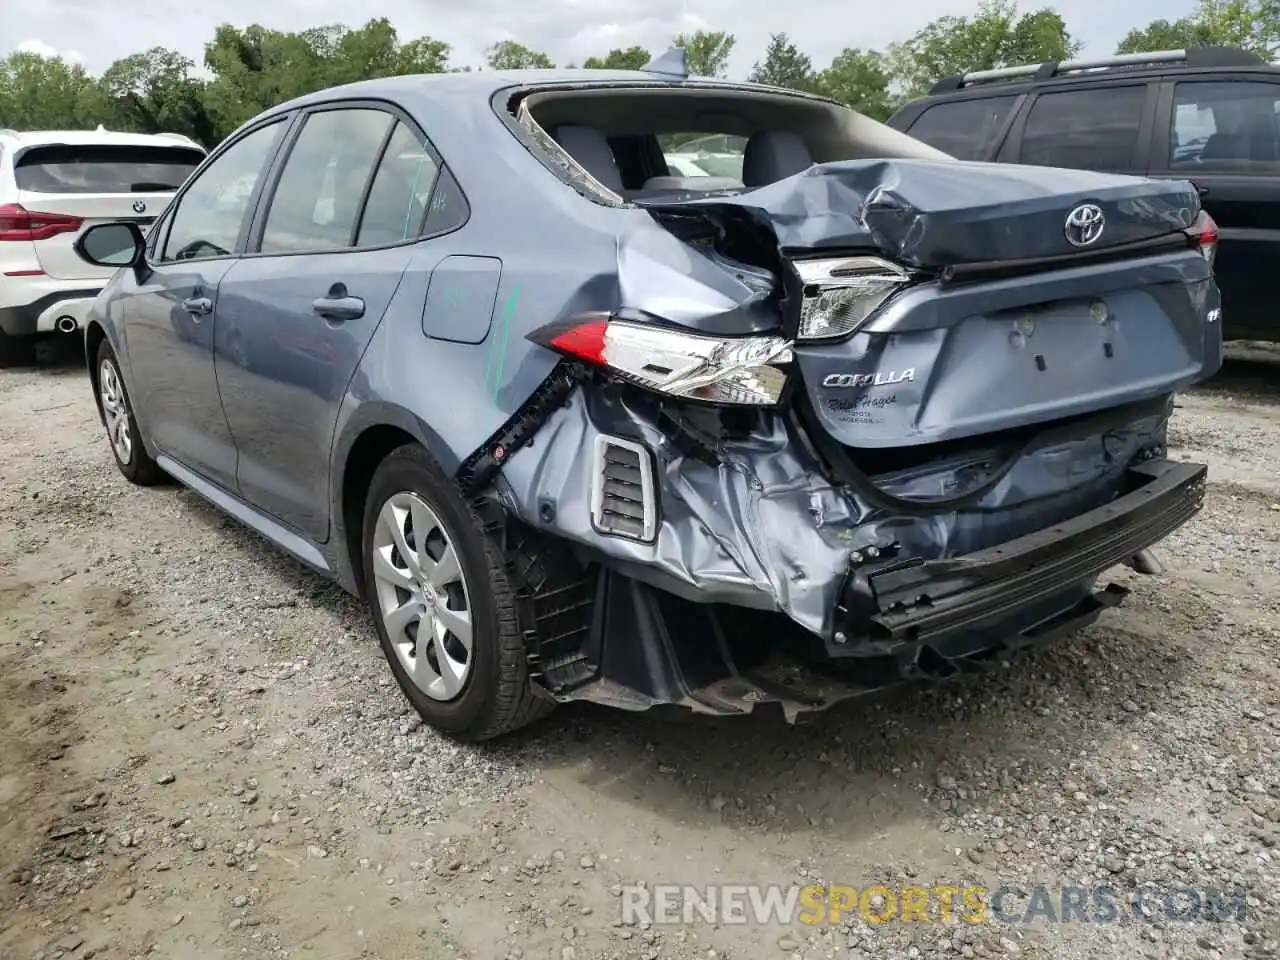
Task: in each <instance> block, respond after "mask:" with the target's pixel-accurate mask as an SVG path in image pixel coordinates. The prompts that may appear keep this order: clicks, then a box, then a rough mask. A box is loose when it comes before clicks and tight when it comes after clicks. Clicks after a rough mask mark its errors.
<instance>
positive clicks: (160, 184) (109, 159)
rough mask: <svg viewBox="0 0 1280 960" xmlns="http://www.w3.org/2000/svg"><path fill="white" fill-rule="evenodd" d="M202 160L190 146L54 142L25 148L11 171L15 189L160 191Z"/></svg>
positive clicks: (169, 187) (172, 185)
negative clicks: (48, 144) (54, 143)
mask: <svg viewBox="0 0 1280 960" xmlns="http://www.w3.org/2000/svg"><path fill="white" fill-rule="evenodd" d="M203 159H204V154H202V153H201V152H200V151H198V150H192V149H190V148H188V147H141V146H139V147H133V146H114V145H102V144H84V145H67V144H57V145H51V146H47V147H32V148H31V149H29V150H25V151H23V152H22V153H21V154H20V155H19V156H18V158H17V161H16V163H15V165H14V171H13V175H14V179H15V180H16V181H17V185H18V189H19V190H27V191H31V192H33V193H164V192H167V191H173V190H177V189H178V187H180V186H182V183H183V181H184V180H186V179H187V177H188V176H190V175H191V172H192V171H193V170H195V168H196V167H197V166H199V165H200V162H201V161H202V160H203Z"/></svg>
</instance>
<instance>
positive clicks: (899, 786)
mask: <svg viewBox="0 0 1280 960" xmlns="http://www.w3.org/2000/svg"><path fill="white" fill-rule="evenodd" d="M1278 384H1280V352H1271V351H1268V350H1266V349H1262V348H1259V349H1257V350H1255V351H1253V352H1252V354H1251V355H1250V356H1249V358H1247V359H1239V358H1238V356H1237V359H1233V360H1231V361H1229V363H1228V366H1227V368H1226V369H1225V371H1224V374H1223V375H1222V376H1221V377H1219V378H1218V379H1217V380H1215V381H1214V382H1213V383H1212V384H1210V385H1208V386H1206V387H1203V388H1201V389H1198V390H1196V391H1194V392H1193V393H1191V394H1189V395H1187V396H1185V397H1184V398H1182V400H1181V406H1180V409H1179V411H1178V413H1177V414H1176V417H1175V420H1174V424H1173V428H1172V436H1171V441H1172V450H1173V453H1172V455H1173V456H1175V457H1186V458H1197V459H1200V458H1204V459H1207V461H1208V462H1209V463H1210V465H1211V471H1212V472H1211V485H1210V495H1209V498H1208V502H1207V505H1206V507H1205V509H1204V511H1203V512H1202V513H1201V514H1200V515H1199V517H1198V518H1197V519H1196V520H1195V521H1194V522H1192V523H1191V524H1190V525H1189V526H1187V527H1186V528H1184V529H1183V530H1182V531H1181V532H1179V533H1178V534H1176V535H1175V536H1173V537H1172V538H1170V539H1169V540H1168V541H1167V542H1166V543H1165V544H1164V545H1163V547H1162V548H1160V549H1159V554H1160V556H1161V558H1162V559H1163V560H1164V561H1165V562H1166V563H1167V565H1168V568H1169V569H1168V572H1167V573H1166V575H1164V576H1163V577H1160V578H1146V577H1138V576H1136V575H1133V574H1130V573H1128V572H1127V571H1125V572H1122V573H1119V574H1117V575H1116V576H1115V577H1114V578H1113V579H1116V580H1118V581H1120V582H1124V583H1126V584H1128V585H1129V586H1131V587H1132V588H1133V590H1134V593H1133V595H1132V596H1131V597H1130V599H1129V601H1128V602H1127V603H1126V604H1125V605H1124V606H1123V607H1121V608H1120V609H1119V610H1116V611H1113V612H1112V613H1111V614H1110V615H1108V616H1107V617H1106V618H1104V620H1103V621H1102V622H1101V623H1100V624H1099V625H1097V626H1095V627H1093V628H1091V629H1089V630H1088V631H1085V632H1084V633H1082V634H1081V635H1080V636H1078V637H1076V638H1073V639H1071V640H1069V641H1066V642H1063V643H1061V644H1059V645H1057V646H1056V647H1053V648H1050V649H1048V650H1043V651H1039V652H1036V653H1033V654H1027V655H1023V656H1019V657H1015V658H1014V659H1013V660H1012V662H1011V663H1010V664H1008V665H1007V666H1006V667H1005V668H1004V669H1002V670H999V671H997V672H995V673H992V674H989V675H984V676H980V677H974V678H966V679H965V680H963V681H959V682H956V683H954V684H950V685H947V686H945V687H934V688H924V689H912V690H904V691H898V692H895V693H892V694H889V695H885V696H881V697H878V698H876V699H873V700H868V701H865V702H858V703H855V704H852V705H850V706H848V707H846V708H842V709H839V710H837V711H834V712H832V713H830V714H828V715H826V716H824V717H822V718H820V719H819V720H818V721H817V722H815V723H812V724H810V725H807V726H802V727H797V728H792V727H788V726H786V725H785V724H784V723H783V722H782V720H781V718H780V717H779V716H777V715H775V714H772V713H770V714H763V715H760V716H756V717H752V718H748V719H745V720H738V721H725V722H719V721H713V720H708V719H704V718H694V717H689V718H687V719H680V720H678V721H677V722H668V721H665V720H662V719H660V718H658V717H655V716H645V715H642V716H633V715H625V714H619V713H614V712H610V711H606V710H603V709H593V708H589V707H583V708H581V709H563V710H561V711H559V712H557V713H556V714H555V715H554V716H553V717H552V718H551V719H550V720H549V721H547V722H545V723H543V724H541V725H539V726H538V727H536V728H535V729H533V730H531V731H528V732H527V733H525V734H522V735H520V736H518V737H517V738H516V739H514V740H510V741H506V742H503V743H502V744H500V745H496V746H487V747H482V748H469V747H462V746H457V745H454V744H452V743H449V742H447V741H444V740H442V739H440V738H439V737H437V736H435V735H433V734H432V733H430V732H429V731H427V730H424V729H423V728H422V727H421V725H420V724H419V723H418V722H417V720H416V717H415V715H413V714H412V713H411V712H410V711H409V709H408V708H407V706H406V703H405V701H404V700H403V699H402V698H401V696H400V694H399V692H398V690H397V689H396V688H395V687H394V685H393V683H392V681H391V679H390V673H389V671H388V669H387V667H386V665H385V663H384V661H383V660H382V657H381V654H380V652H379V650H378V647H377V644H376V641H375V639H374V636H373V632H372V630H371V629H370V628H369V627H368V626H367V625H366V621H365V618H364V615H363V612H362V611H361V610H360V609H359V607H358V606H357V605H356V604H355V603H354V602H353V601H351V600H350V599H348V598H347V597H346V596H345V595H343V594H341V593H340V592H339V591H337V590H336V589H335V588H333V587H331V586H329V585H327V584H326V583H325V582H323V581H322V580H320V579H318V578H317V577H315V576H313V575H311V574H309V573H308V572H306V571H304V570H303V569H301V568H300V567H299V566H298V565H296V564H294V563H293V562H291V561H289V560H288V559H285V558H282V557H281V556H279V555H277V554H276V553H275V552H273V550H272V549H271V548H270V547H268V546H267V545H266V544H265V543H264V542H262V541H261V540H259V539H258V538H256V537H255V536H254V535H252V534H249V533H247V532H246V531H244V530H243V529H242V528H240V527H238V526H236V525H235V524H234V523H233V522H232V521H230V520H226V519H224V518H222V517H221V516H220V515H218V514H216V513H215V512H214V511H213V510H212V509H210V508H208V507H206V506H205V505H204V504H203V503H202V502H201V501H199V500H198V499H197V498H196V497H195V496H194V495H193V494H190V493H187V492H185V491H183V490H181V489H178V488H162V489H159V490H152V491H145V490H139V489H135V488H132V487H130V486H129V485H128V484H127V483H126V482H125V481H124V480H123V479H122V478H121V477H120V476H119V475H118V474H117V472H116V470H115V468H114V466H113V465H112V463H111V460H110V453H109V451H108V448H107V444H106V442H105V440H104V438H103V437H102V436H101V430H100V428H99V425H98V424H97V422H96V419H95V416H94V412H93V408H92V405H91V401H90V398H89V394H88V391H87V387H86V379H85V374H84V371H83V368H78V369H77V368H75V367H56V366H55V367H46V368H43V369H39V370H33V371H20V372H6V373H0V444H3V449H4V455H3V458H0V851H2V852H3V868H4V873H3V875H0V957H3V958H4V960H27V958H33V957H34V958H50V957H60V956H67V957H79V958H84V957H89V956H96V957H100V958H132V957H143V956H149V955H153V956H157V957H166V958H188V957H190V958H199V960H217V958H223V957H226V958H231V957H251V958H259V957H261V958H276V957H287V956H292V957H309V956H314V957H322V958H334V960H339V958H341V960H348V958H364V957H370V958H379V960H399V958H410V957H412V958H415V960H421V958H428V960H430V958H443V960H452V958H471V960H501V958H508V957H524V958H551V960H589V958H605V957H616V958H693V957H698V958H704V960H705V958H715V957H718V958H744V960H745V958H760V957H770V956H778V957H784V958H785V957H799V958H805V960H810V958H819V957H823V958H825V957H854V958H859V957H894V958H897V957H908V958H909V957H929V958H932V957H937V956H944V957H945V956H965V957H971V956H978V957H1005V956H1022V957H1066V958H1081V960H1083V958H1094V957H1117V958H1121V957H1122V958H1131V957H1186V958H1201V957H1204V958H1208V957H1232V958H1235V957H1272V956H1277V955H1280V894H1278V893H1277V889H1278V888H1277V884H1276V880H1277V877H1278V873H1280V871H1278V870H1277V858H1278V857H1280V852H1278V851H1277V849H1276V842H1277V839H1280V762H1278V760H1280V735H1278V734H1280V682H1278V680H1280V653H1278V651H1280V646H1278V645H1277V632H1278V628H1280V619H1278V611H1280V589H1278V585H1280V476H1278V475H1277V465H1278V463H1280V446H1277V443H1278V442H1280V409H1278V402H1280V386H1278ZM641 881H643V882H647V883H649V884H655V883H681V884H695V885H700V884H706V883H784V884H789V883H811V882H826V883H840V884H851V885H853V886H856V887H860V888H861V887H865V886H866V885H869V884H873V883H877V882H884V883H887V884H889V885H891V886H895V885H897V886H900V885H902V884H924V885H927V886H928V885H937V884H963V883H975V882H976V883H984V884H987V885H988V886H990V887H993V888H994V887H996V886H999V885H1000V884H1002V883H1015V884H1018V885H1019V886H1022V887H1024V888H1029V887H1031V886H1032V885H1033V884H1036V883H1041V884H1045V885H1049V886H1061V885H1083V886H1090V885H1098V884H1107V885H1111V886H1114V887H1116V888H1118V889H1120V890H1122V891H1123V890H1127V889H1129V888H1131V887H1134V886H1135V885H1137V884H1143V883H1148V882H1150V883H1159V884H1180V885H1185V886H1192V887H1203V886H1214V887H1220V888H1227V889H1230V888H1232V887H1234V886H1237V885H1239V886H1243V887H1246V888H1248V890H1249V900H1248V901H1247V910H1246V917H1245V919H1244V921H1243V922H1238V921H1236V920H1235V919H1232V920H1231V921H1230V922H1224V923H1199V922H1197V923H1188V922H1176V921H1173V922H1169V921H1164V920H1162V921H1160V922H1156V923H1123V924H1122V923H1111V924H1099V923H1090V924H1081V923H1072V924H1064V923H1057V924H1055V923H1049V922H1044V921H1037V922H1034V923H1030V924H1002V923H986V924H977V925H971V924H965V923H956V922H952V923H896V922H895V923H886V924H881V925H868V924H866V923H865V922H864V921H862V920H861V919H858V918H857V915H856V913H855V914H853V916H854V918H855V919H854V920H852V921H850V922H846V923H843V924H840V925H826V926H821V927H816V928H815V927H806V926H804V925H799V924H797V925H795V926H792V927H787V928H781V927H779V926H777V925H772V926H755V925H736V924H731V923H726V924H721V925H718V926H717V925H713V924H711V923H705V922H702V921H697V922H695V923H693V924H689V925H676V926H664V925H657V926H648V925H646V924H643V923H641V924H634V925H632V924H626V923H623V922H622V919H621V913H620V909H619V889H620V886H621V885H623V884H634V883H638V882H641Z"/></svg>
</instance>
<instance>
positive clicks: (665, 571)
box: [499, 385, 1166, 637]
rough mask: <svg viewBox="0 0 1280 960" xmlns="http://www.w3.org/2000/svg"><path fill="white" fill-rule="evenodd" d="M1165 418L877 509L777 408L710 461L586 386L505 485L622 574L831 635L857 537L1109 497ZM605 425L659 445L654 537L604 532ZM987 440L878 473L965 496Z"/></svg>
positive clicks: (523, 508)
mask: <svg viewBox="0 0 1280 960" xmlns="http://www.w3.org/2000/svg"><path fill="white" fill-rule="evenodd" d="M1165 424H1166V419H1165V417H1163V416H1158V417H1150V418H1148V419H1146V420H1142V421H1139V422H1137V423H1135V424H1133V425H1131V426H1130V427H1129V428H1126V429H1124V430H1120V431H1113V432H1111V433H1109V434H1107V435H1106V436H1105V437H1104V436H1097V437H1092V438H1087V439H1083V440H1077V441H1071V442H1068V443H1064V444H1062V445H1059V446H1055V447H1050V448H1046V449H1044V450H1040V451H1038V452H1035V453H1033V454H1029V455H1027V456H1025V457H1024V458H1023V459H1022V460H1021V461H1020V462H1019V463H1018V464H1017V465H1016V466H1015V467H1014V468H1013V469H1012V470H1011V471H1010V472H1009V474H1008V475H1007V476H1006V477H1004V479H1003V480H1002V481H1001V482H1000V484H999V485H997V486H996V487H995V488H994V489H993V490H992V491H991V492H990V493H988V494H987V496H986V497H985V498H984V499H983V500H982V501H981V502H980V503H979V504H978V505H977V506H976V507H974V508H971V509H968V510H965V511H963V512H959V513H957V512H949V513H940V514H936V515H932V516H925V517H907V516H893V515H885V514H880V515H875V514H874V512H873V511H872V509H871V508H869V507H868V506H867V505H866V504H864V503H861V502H860V501H859V499H858V498H857V497H855V496H853V495H851V494H849V493H846V492H844V491H843V490H840V489H837V488H835V487H833V486H832V485H831V483H829V482H828V481H827V480H826V479H825V478H824V477H823V476H822V475H821V473H820V472H819V471H818V468H817V465H816V464H813V463H811V462H808V461H807V459H806V458H805V457H804V456H803V455H802V453H801V450H802V448H801V447H799V445H798V444H797V443H796V442H794V441H793V440H792V438H791V437H790V436H789V435H788V430H787V427H786V424H785V422H784V421H783V420H782V419H781V418H780V417H777V416H776V415H773V414H762V415H761V417H760V420H759V422H758V424H757V426H756V428H755V429H754V430H753V431H752V432H751V433H750V434H749V435H747V436H745V437H743V438H741V439H736V440H733V441H731V442H729V443H726V444H725V445H724V447H723V449H722V450H721V462H720V464H719V465H718V466H712V465H710V464H708V463H705V462H703V461H702V460H699V459H695V458H691V457H688V456H685V455H684V454H683V453H682V452H681V451H680V450H678V449H677V447H676V445H675V444H673V443H672V442H671V441H670V440H669V439H668V438H667V436H666V435H664V433H663V432H662V431H660V430H659V429H658V428H657V427H656V426H655V425H654V424H653V422H652V421H651V420H650V419H649V418H648V417H647V415H646V414H645V413H644V412H642V411H641V410H640V409H638V408H637V407H635V406H634V405H633V404H631V403H629V402H628V401H626V400H625V399H618V398H615V397H613V396H606V395H604V393H603V392H602V391H600V390H599V388H596V387H593V386H591V385H584V386H581V387H579V388H578V389H577V390H576V391H575V392H574V393H573V394H572V395H571V397H570V399H569V401H568V403H567V404H566V405H565V406H563V407H561V408H559V409H557V410H556V411H555V412H554V413H553V414H552V415H551V416H550V417H549V418H548V420H547V422H546V423H545V425H544V426H543V427H542V429H541V430H540V431H539V432H538V433H537V434H536V436H535V438H534V441H533V443H532V444H531V445H530V446H528V447H525V448H523V449H521V450H519V451H518V452H517V453H515V454H514V455H513V456H512V457H511V459H510V460H509V461H508V462H507V464H506V466H505V467H504V468H503V472H502V482H501V484H500V485H499V490H500V493H501V495H502V497H503V499H504V501H505V503H506V506H507V508H508V509H509V510H511V511H512V512H513V513H514V514H515V515H517V516H518V517H520V518H521V519H522V520H524V521H525V522H527V523H528V524H530V525H531V526H532V527H534V528H542V529H547V530H548V532H550V533H553V534H555V535H557V536H560V537H563V538H566V539H567V540H569V541H571V542H574V543H577V544H581V545H583V546H585V547H588V548H590V549H591V550H592V551H594V552H595V554H596V555H597V556H598V557H600V558H602V559H604V560H605V561H606V562H608V563H610V564H611V565H612V566H614V567H615V568H616V569H618V570H619V571H620V572H622V573H623V574H624V575H627V576H631V577H634V578H636V579H638V580H641V581H644V582H648V583H650V584H652V585H654V586H658V587H660V588H663V589H667V590H670V591H671V592H673V593H676V594H678V595H681V596H684V597H686V598H687V599H691V600H695V601H701V602H723V603H732V604H737V605H740V606H745V607H750V608H755V609H767V610H778V611H781V612H783V613H785V614H787V615H788V616H789V617H791V618H792V619H793V620H794V621H796V622H797V623H799V624H800V625H801V626H803V627H805V628H806V629H808V630H810V631H812V632H814V633H816V634H818V635H820V636H823V637H830V636H831V634H832V632H833V630H834V626H833V610H834V608H835V605H836V601H837V599H838V594H839V591H840V588H841V586H842V583H843V580H844V576H845V573H846V571H847V569H848V558H849V555H850V553H851V552H852V551H854V550H857V549H860V548H863V547H866V546H871V545H876V544H883V543H886V542H891V541H895V540H896V541H898V542H899V543H900V544H901V545H902V551H903V553H904V554H905V555H908V556H913V555H914V556H922V557H926V558H935V557H944V556H950V555H955V554H962V553H968V552H971V551H973V550H977V549H981V548H983V547H986V546H989V545H991V544H994V543H998V542H1001V541H1004V540H1008V539H1010V538H1012V537H1016V536H1020V535H1023V534H1026V533H1029V532H1031V531H1032V530H1036V529H1042V528H1044V527H1047V526H1051V525H1052V524H1054V523H1056V522H1058V521H1059V520H1062V519H1065V518H1066V517H1069V516H1072V515H1075V514H1077V513H1080V512H1082V511H1084V510H1088V509H1092V508H1094V507H1097V506H1100V505H1101V504H1103V503H1105V502H1106V501H1107V500H1109V499H1110V498H1111V496H1112V494H1113V492H1114V489H1115V483H1116V479H1117V477H1118V476H1119V475H1120V474H1121V473H1122V472H1123V471H1124V469H1125V467H1126V465H1127V464H1128V463H1129V462H1130V460H1131V459H1132V457H1133V456H1134V454H1136V453H1137V451H1138V450H1139V449H1141V448H1143V447H1145V446H1148V445H1150V444H1153V443H1157V442H1162V441H1163V438H1164V431H1165ZM602 433H604V434H610V435H614V436H621V437H624V438H626V439H630V440H637V441H640V442H642V443H644V445H645V446H647V447H648V448H649V449H650V450H651V451H653V452H654V454H655V458H654V459H655V464H654V467H655V474H654V477H655V485H656V488H657V490H658V497H659V514H660V523H659V529H658V535H657V538H656V542H655V543H653V544H644V543H637V542H635V541H630V540H626V539H621V538H617V537H610V536H602V535H601V534H599V533H597V532H596V530H595V528H594V527H593V526H592V523H591V517H590V504H591V480H592V471H593V469H594V468H595V464H594V457H593V456H592V455H591V451H592V450H593V449H594V443H595V438H596V437H597V436H598V435H600V434H602ZM983 453H984V451H979V450H975V452H974V454H973V455H972V456H963V457H958V458H957V459H956V460H955V461H954V462H952V463H951V464H949V465H948V466H947V467H945V468H939V467H936V466H935V467H932V468H930V469H923V468H922V469H919V470H916V471H914V472H905V471H904V472H902V473H900V474H898V475H896V476H895V477H894V478H893V479H891V480H890V479H884V480H882V481H881V486H882V488H883V489H884V490H885V491H886V492H888V493H891V494H894V495H896V496H906V497H922V496H930V497H939V496H944V495H945V496H955V495H956V494H957V493H958V492H960V490H957V488H956V480H957V476H958V475H959V474H960V472H961V470H962V469H963V468H966V467H968V468H969V473H970V474H972V473H973V471H972V466H973V464H974V462H975V461H977V460H981V459H984V457H983ZM985 453H986V454H987V458H988V459H989V457H990V451H985ZM981 480H982V476H981V475H976V476H972V477H971V478H970V481H969V482H970V483H972V484H975V485H976V483H978V482H981ZM964 488H968V484H966V485H965V487H963V488H961V489H964ZM547 505H550V506H551V508H552V509H551V511H547V510H546V509H545V507H546V506H547ZM548 512H549V513H550V514H551V515H552V516H553V517H554V519H553V520H551V521H550V522H549V523H548V522H547V521H546V520H544V519H543V517H544V516H546V515H547V513H548Z"/></svg>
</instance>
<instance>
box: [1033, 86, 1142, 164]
mask: <svg viewBox="0 0 1280 960" xmlns="http://www.w3.org/2000/svg"><path fill="white" fill-rule="evenodd" d="M1146 99H1147V88H1146V86H1145V85H1129V86H1123V87H1102V88H1096V89H1090V90H1063V91H1060V92H1057V93H1042V94H1041V95H1040V96H1038V97H1036V101H1035V103H1034V104H1033V105H1032V107H1031V112H1030V113H1029V114H1028V115H1027V125H1026V129H1025V130H1024V132H1023V136H1022V151H1021V153H1020V155H1019V157H1018V159H1019V161H1020V162H1022V163H1029V164H1036V165H1038V166H1042V167H1069V168H1072V169H1075V170H1106V171H1116V172H1127V171H1131V170H1134V169H1135V168H1136V166H1137V147H1138V133H1139V130H1140V128H1141V126H1142V110H1143V107H1144V106H1145V104H1146Z"/></svg>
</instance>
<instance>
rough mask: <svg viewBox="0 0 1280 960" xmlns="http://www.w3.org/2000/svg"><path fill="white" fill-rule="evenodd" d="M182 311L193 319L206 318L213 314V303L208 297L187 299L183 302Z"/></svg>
mask: <svg viewBox="0 0 1280 960" xmlns="http://www.w3.org/2000/svg"><path fill="white" fill-rule="evenodd" d="M182 309H183V310H185V311H187V313H189V314H191V315H192V316H193V317H205V316H208V315H209V314H211V313H213V301H212V300H210V299H209V298H208V297H187V299H185V300H183V301H182Z"/></svg>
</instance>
